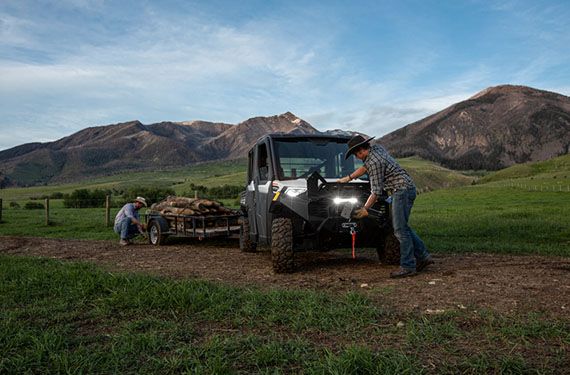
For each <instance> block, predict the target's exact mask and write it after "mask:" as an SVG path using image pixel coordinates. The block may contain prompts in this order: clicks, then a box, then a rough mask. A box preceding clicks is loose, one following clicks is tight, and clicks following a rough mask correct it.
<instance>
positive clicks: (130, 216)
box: [114, 197, 147, 246]
mask: <svg viewBox="0 0 570 375" xmlns="http://www.w3.org/2000/svg"><path fill="white" fill-rule="evenodd" d="M142 206H145V207H147V204H146V200H145V199H144V198H143V197H137V198H136V199H135V200H134V202H133V203H127V204H125V205H124V206H123V208H121V210H120V211H119V213H117V216H115V228H114V229H115V233H117V234H118V235H120V236H121V240H120V241H119V244H120V245H121V246H126V245H130V244H131V239H132V238H134V237H135V236H137V235H138V234H144V230H145V228H144V226H145V225H144V224H142V223H141V222H140V217H139V212H138V211H139V210H140V209H141V207H142Z"/></svg>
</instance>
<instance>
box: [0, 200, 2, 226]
mask: <svg viewBox="0 0 570 375" xmlns="http://www.w3.org/2000/svg"><path fill="white" fill-rule="evenodd" d="M1 222H2V198H0V223H1Z"/></svg>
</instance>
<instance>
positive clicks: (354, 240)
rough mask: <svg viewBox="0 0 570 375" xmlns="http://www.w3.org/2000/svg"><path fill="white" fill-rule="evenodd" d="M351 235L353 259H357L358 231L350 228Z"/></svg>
mask: <svg viewBox="0 0 570 375" xmlns="http://www.w3.org/2000/svg"><path fill="white" fill-rule="evenodd" d="M350 235H351V236H352V259H356V251H355V245H356V231H355V230H354V228H350Z"/></svg>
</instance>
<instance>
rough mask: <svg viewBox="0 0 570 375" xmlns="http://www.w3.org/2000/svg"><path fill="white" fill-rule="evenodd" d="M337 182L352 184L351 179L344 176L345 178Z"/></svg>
mask: <svg viewBox="0 0 570 375" xmlns="http://www.w3.org/2000/svg"><path fill="white" fill-rule="evenodd" d="M336 182H339V183H341V184H346V183H347V182H350V177H348V176H344V177H342V178H339V179H338V180H336Z"/></svg>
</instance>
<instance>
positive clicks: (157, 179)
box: [0, 157, 473, 202]
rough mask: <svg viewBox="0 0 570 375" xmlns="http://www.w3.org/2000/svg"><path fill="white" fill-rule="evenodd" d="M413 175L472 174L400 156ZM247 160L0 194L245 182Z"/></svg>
mask: <svg viewBox="0 0 570 375" xmlns="http://www.w3.org/2000/svg"><path fill="white" fill-rule="evenodd" d="M400 162H401V164H402V166H403V167H404V168H406V170H408V171H409V172H410V174H411V175H412V176H413V178H414V180H415V181H416V184H417V185H418V188H419V189H421V190H435V189H441V188H448V187H455V186H463V185H468V184H470V183H471V182H472V180H473V178H472V177H468V176H465V175H463V174H461V173H460V172H457V171H452V170H449V169H446V168H443V167H441V166H439V165H437V164H435V163H432V162H429V161H426V160H422V159H419V158H415V157H411V158H405V159H401V160H400ZM246 171H247V160H246V159H237V160H230V161H222V162H220V161H217V162H210V163H203V164H197V165H193V166H189V167H185V168H177V169H165V170H158V171H153V172H149V171H146V172H125V173H120V174H116V175H110V176H105V177H98V178H94V179H89V180H83V181H80V182H77V183H69V184H58V185H45V186H34V187H28V188H11V189H3V190H0V198H3V199H4V200H5V202H8V201H9V200H22V199H29V198H30V197H40V196H44V195H51V194H53V193H55V192H61V193H71V192H73V191H74V190H76V189H111V190H112V189H118V190H121V189H122V188H124V187H137V186H138V187H160V188H172V189H174V191H175V192H176V193H177V194H182V193H184V192H189V191H191V188H190V185H191V184H195V185H204V186H208V187H213V186H222V185H245V180H246V174H247V172H246Z"/></svg>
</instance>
